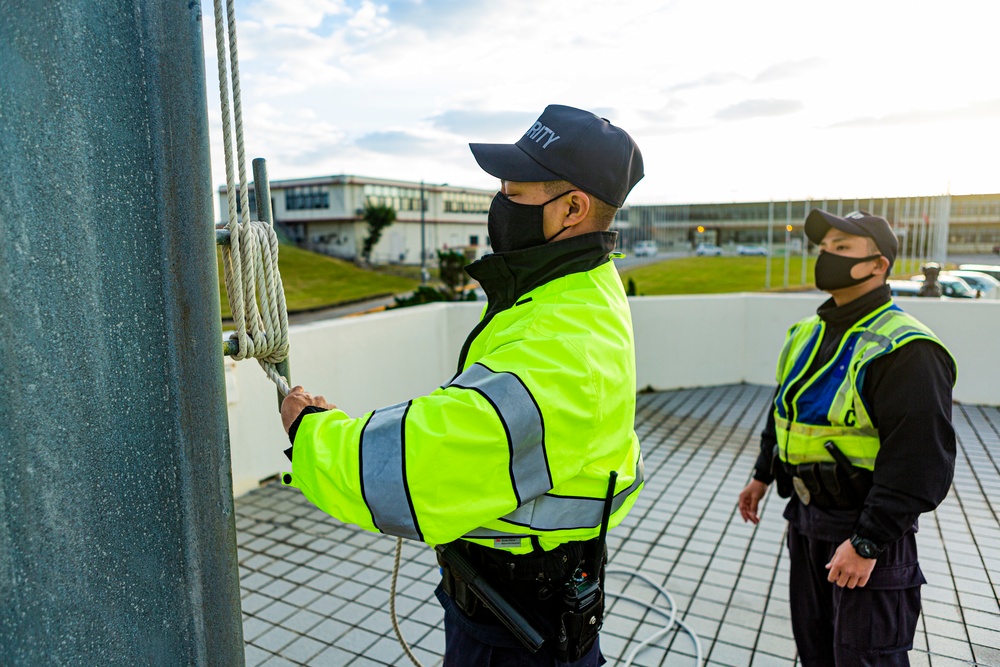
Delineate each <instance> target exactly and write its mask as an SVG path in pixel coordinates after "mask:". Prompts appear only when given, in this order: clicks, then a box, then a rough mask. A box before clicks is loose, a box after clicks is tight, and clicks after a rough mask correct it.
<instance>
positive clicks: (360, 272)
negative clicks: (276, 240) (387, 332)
mask: <svg viewBox="0 0 1000 667" xmlns="http://www.w3.org/2000/svg"><path fill="white" fill-rule="evenodd" d="M217 259H218V263H219V293H220V294H221V295H222V317H223V318H229V317H231V313H230V310H229V300H228V299H227V298H226V279H225V274H224V273H223V272H222V253H221V250H220V251H218V254H217ZM278 268H279V270H280V271H281V280H282V282H283V283H284V286H285V301H286V304H287V305H288V312H295V311H300V310H309V309H312V308H321V307H324V306H334V305H337V304H339V303H345V302H347V301H355V300H358V299H363V298H366V297H373V296H376V295H379V294H399V293H402V292H408V291H410V290H412V289H414V288H415V287H416V286H417V285H418V284H420V280H419V268H418V270H417V271H418V277H417V278H415V279H410V278H402V277H399V276H394V275H386V274H382V273H379V272H378V271H366V270H364V269H359V268H358V267H357V266H355V265H354V264H351V263H350V262H345V261H343V260H339V259H334V258H332V257H327V256H325V255H319V254H317V253H313V252H308V251H306V250H302V249H301V248H296V247H295V246H291V245H282V246H281V248H280V249H279V250H278Z"/></svg>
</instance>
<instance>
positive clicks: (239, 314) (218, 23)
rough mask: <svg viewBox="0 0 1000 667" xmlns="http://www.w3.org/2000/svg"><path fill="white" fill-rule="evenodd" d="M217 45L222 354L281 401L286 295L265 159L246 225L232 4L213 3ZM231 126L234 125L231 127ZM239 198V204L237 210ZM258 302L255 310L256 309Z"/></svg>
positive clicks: (258, 164)
mask: <svg viewBox="0 0 1000 667" xmlns="http://www.w3.org/2000/svg"><path fill="white" fill-rule="evenodd" d="M224 13H225V14H226V15H228V18H229V22H228V23H229V33H228V37H229V39H228V43H229V58H230V61H231V69H232V73H233V86H232V95H233V112H234V113H233V114H232V117H231V115H230V110H229V90H228V89H227V88H228V85H227V84H228V82H229V77H228V74H227V71H226V41H227V40H226V29H225V27H224V25H223V23H224V22H223V14H224ZM215 44H216V48H217V53H218V62H219V99H220V100H221V102H222V137H223V145H224V148H225V158H226V199H227V201H228V204H229V223H228V224H227V225H226V227H225V229H224V230H217V232H216V241H217V242H218V243H219V244H220V245H222V246H223V251H222V265H223V268H224V270H225V274H226V293H227V294H228V295H229V305H230V309H231V310H232V313H233V322H234V323H235V324H236V333H234V334H232V336H230V340H229V341H227V343H226V346H225V353H226V354H228V355H230V356H232V357H233V358H234V359H237V360H242V359H246V358H248V357H251V358H255V359H257V361H258V362H259V363H260V365H261V368H263V369H264V372H266V373H267V375H268V377H270V378H271V381H273V382H274V384H275V385H277V387H278V393H279V394H280V395H281V396H282V397H283V396H287V395H288V392H289V386H288V377H287V376H288V366H287V363H285V364H282V362H285V360H286V359H287V358H288V310H287V308H286V306H285V290H284V288H283V287H282V284H281V274H280V273H279V272H278V237H277V236H276V235H275V233H274V225H273V221H272V217H271V195H270V188H269V187H268V183H267V167H266V165H265V164H264V160H263V159H260V158H258V159H256V160H254V165H253V166H254V194H255V197H256V200H257V201H256V203H257V215H258V217H259V218H260V219H259V220H250V198H249V196H248V192H247V191H248V185H247V174H246V157H245V154H244V151H243V105H242V102H241V100H240V68H239V58H238V56H237V49H236V13H235V11H234V6H233V0H226V7H225V9H223V6H222V0H215ZM233 121H235V122H234V123H233ZM231 123H232V124H235V126H236V152H237V162H238V164H239V174H240V182H239V187H238V188H237V186H236V183H235V177H234V175H233V141H232V127H231ZM237 196H239V205H238V206H237V199H236V198H237ZM258 301H259V306H258Z"/></svg>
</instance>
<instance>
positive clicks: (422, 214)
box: [420, 179, 430, 284]
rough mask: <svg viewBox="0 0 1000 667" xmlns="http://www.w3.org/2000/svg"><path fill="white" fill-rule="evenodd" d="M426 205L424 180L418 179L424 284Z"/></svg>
mask: <svg viewBox="0 0 1000 667" xmlns="http://www.w3.org/2000/svg"><path fill="white" fill-rule="evenodd" d="M426 217H427V216H426V206H425V205H424V181H423V179H420V283H421V284H425V283H426V282H427V279H428V278H429V277H430V276H428V275H427V233H426V224H425V223H426Z"/></svg>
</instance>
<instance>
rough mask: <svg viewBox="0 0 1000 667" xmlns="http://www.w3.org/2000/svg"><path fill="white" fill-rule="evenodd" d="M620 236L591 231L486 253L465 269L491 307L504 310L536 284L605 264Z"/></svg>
mask: <svg viewBox="0 0 1000 667" xmlns="http://www.w3.org/2000/svg"><path fill="white" fill-rule="evenodd" d="M617 240H618V232H590V233H588V234H581V235H580V236H574V237H572V238H568V239H566V240H565V241H556V242H553V243H546V244H545V245H540V246H535V247H533V248H525V249H524V250H515V251H513V252H502V253H493V254H491V255H486V256H485V257H483V258H482V259H479V260H477V261H475V262H473V263H472V264H469V265H468V266H466V267H465V272H466V273H468V274H469V275H470V276H471V277H472V278H473V279H474V280H476V281H478V282H479V284H480V286H482V288H483V291H484V292H486V297H487V299H488V303H489V310H490V311H497V310H504V309H507V308H510V307H511V306H513V305H514V303H515V302H517V300H518V299H520V298H521V297H522V296H524V295H525V294H527V293H528V292H530V291H531V290H533V289H535V288H536V287H540V286H542V285H544V284H546V283H548V282H551V281H553V280H555V279H556V278H562V277H563V276H568V275H570V274H572V273H581V272H584V271H590V270H591V269H595V268H597V267H598V266H600V265H601V264H604V263H605V262H607V261H608V255H609V254H610V253H611V251H612V250H614V248H615V243H616V242H617Z"/></svg>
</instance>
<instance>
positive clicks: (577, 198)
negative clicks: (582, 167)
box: [562, 190, 590, 227]
mask: <svg viewBox="0 0 1000 667" xmlns="http://www.w3.org/2000/svg"><path fill="white" fill-rule="evenodd" d="M566 196H567V197H569V202H568V206H567V209H566V216H565V218H564V219H563V220H562V226H563V227H572V226H574V225H578V224H580V223H581V222H583V221H584V220H586V219H587V216H588V215H590V195H588V194H587V193H585V192H582V191H580V190H574V191H573V192H571V193H569V194H568V195H566Z"/></svg>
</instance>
